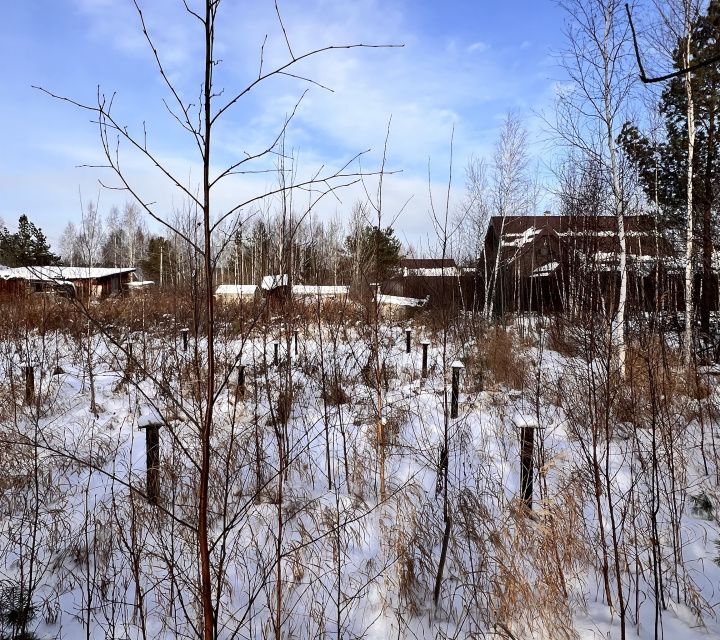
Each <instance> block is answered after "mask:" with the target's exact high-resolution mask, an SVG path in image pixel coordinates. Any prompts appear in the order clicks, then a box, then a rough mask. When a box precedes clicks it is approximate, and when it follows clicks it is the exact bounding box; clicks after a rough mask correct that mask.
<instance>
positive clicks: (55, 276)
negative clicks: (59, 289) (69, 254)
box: [0, 266, 135, 282]
mask: <svg viewBox="0 0 720 640" xmlns="http://www.w3.org/2000/svg"><path fill="white" fill-rule="evenodd" d="M134 271H135V268H134V267H122V268H115V267H55V266H48V267H13V268H3V269H2V270H0V278H2V279H3V280H41V281H47V282H57V281H60V280H95V279H98V278H108V277H110V276H115V275H120V274H123V273H132V272H134Z"/></svg>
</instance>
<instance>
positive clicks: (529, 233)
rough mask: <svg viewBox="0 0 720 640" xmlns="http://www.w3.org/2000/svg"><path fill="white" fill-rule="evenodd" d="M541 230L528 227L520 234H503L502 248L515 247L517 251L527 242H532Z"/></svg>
mask: <svg viewBox="0 0 720 640" xmlns="http://www.w3.org/2000/svg"><path fill="white" fill-rule="evenodd" d="M541 232H542V229H536V228H535V227H529V228H528V229H525V230H524V231H523V232H521V233H504V234H503V236H502V246H503V247H517V248H518V249H519V248H520V247H522V246H524V245H525V244H527V243H528V242H532V241H533V240H534V239H535V236H537V235H538V234H539V233H541Z"/></svg>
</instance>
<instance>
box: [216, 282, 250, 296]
mask: <svg viewBox="0 0 720 640" xmlns="http://www.w3.org/2000/svg"><path fill="white" fill-rule="evenodd" d="M257 288H258V287H257V285H256V284H221V285H218V287H217V289H215V295H217V296H254V295H255V292H256V291H257Z"/></svg>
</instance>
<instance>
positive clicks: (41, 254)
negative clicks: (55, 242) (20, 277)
mask: <svg viewBox="0 0 720 640" xmlns="http://www.w3.org/2000/svg"><path fill="white" fill-rule="evenodd" d="M59 262H60V257H59V256H57V255H55V254H54V253H53V252H52V251H51V250H50V244H49V243H48V241H47V239H46V238H45V234H43V232H42V229H40V228H38V227H36V226H35V224H33V223H32V222H30V220H28V217H27V216H26V215H25V214H23V215H21V216H20V218H19V219H18V230H17V232H15V233H10V232H9V231H8V229H7V227H3V228H2V230H0V264H3V265H5V266H8V267H38V266H47V265H56V264H58V263H59Z"/></svg>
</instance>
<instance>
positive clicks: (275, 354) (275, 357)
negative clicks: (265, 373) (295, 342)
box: [273, 341, 280, 367]
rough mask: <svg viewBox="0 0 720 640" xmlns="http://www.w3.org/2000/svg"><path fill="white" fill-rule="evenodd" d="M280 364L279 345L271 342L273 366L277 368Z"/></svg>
mask: <svg viewBox="0 0 720 640" xmlns="http://www.w3.org/2000/svg"><path fill="white" fill-rule="evenodd" d="M279 362H280V343H279V342H277V341H275V342H273V364H274V365H275V366H276V367H277V366H278V363H279Z"/></svg>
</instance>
